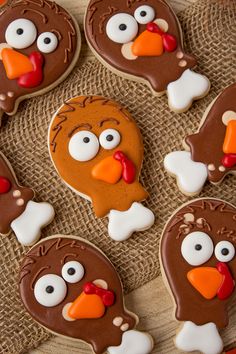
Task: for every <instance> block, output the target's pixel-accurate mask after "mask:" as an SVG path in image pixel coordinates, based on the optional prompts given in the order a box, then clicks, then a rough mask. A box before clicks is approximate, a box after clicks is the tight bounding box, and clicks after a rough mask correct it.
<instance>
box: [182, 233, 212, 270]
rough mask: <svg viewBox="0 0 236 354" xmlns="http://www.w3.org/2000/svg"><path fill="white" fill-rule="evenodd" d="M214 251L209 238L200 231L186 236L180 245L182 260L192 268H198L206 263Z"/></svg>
mask: <svg viewBox="0 0 236 354" xmlns="http://www.w3.org/2000/svg"><path fill="white" fill-rule="evenodd" d="M213 251H214V247H213V242H212V240H211V238H210V237H209V236H208V235H207V234H206V233H205V232H200V231H195V232H191V233H190V234H188V235H187V236H186V237H185V238H184V240H183V242H182V245H181V253H182V256H183V257H184V259H185V260H186V261H187V262H188V263H189V264H191V265H192V266H198V265H201V264H203V263H205V262H207V261H208V260H209V259H210V258H211V256H212V254H213Z"/></svg>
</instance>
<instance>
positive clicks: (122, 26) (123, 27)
mask: <svg viewBox="0 0 236 354" xmlns="http://www.w3.org/2000/svg"><path fill="white" fill-rule="evenodd" d="M126 28H127V26H126V25H125V24H124V23H122V24H121V25H120V26H119V29H120V30H121V31H125V30H126Z"/></svg>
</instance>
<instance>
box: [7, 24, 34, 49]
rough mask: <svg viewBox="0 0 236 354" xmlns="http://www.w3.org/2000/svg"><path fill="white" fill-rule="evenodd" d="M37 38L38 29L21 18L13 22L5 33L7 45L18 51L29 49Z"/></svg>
mask: <svg viewBox="0 0 236 354" xmlns="http://www.w3.org/2000/svg"><path fill="white" fill-rule="evenodd" d="M36 37H37V29H36V27H35V25H34V24H33V22H32V21H30V20H26V19H25V18H19V19H18V20H15V21H13V22H11V23H10V24H9V25H8V27H7V30H6V32H5V39H6V42H7V44H9V45H10V46H11V47H13V48H16V49H24V48H28V47H29V46H30V45H31V44H33V43H34V41H35V39H36Z"/></svg>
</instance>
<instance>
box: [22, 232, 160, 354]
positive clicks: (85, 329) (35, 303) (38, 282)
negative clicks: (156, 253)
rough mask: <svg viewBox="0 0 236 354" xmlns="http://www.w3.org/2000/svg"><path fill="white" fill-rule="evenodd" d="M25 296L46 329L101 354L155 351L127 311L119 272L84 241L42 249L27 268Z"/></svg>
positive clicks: (59, 240) (49, 241)
mask: <svg viewBox="0 0 236 354" xmlns="http://www.w3.org/2000/svg"><path fill="white" fill-rule="evenodd" d="M20 296H21V299H22V302H23V304H24V306H25V308H26V310H27V311H28V312H29V314H30V315H31V316H32V317H33V319H34V320H36V321H37V322H38V323H40V324H41V325H42V326H43V327H45V328H47V329H48V330H49V331H51V332H53V333H55V334H58V335H62V336H64V337H68V338H70V339H73V340H76V341H81V340H82V341H84V342H86V343H88V344H90V345H91V347H92V349H93V351H94V353H96V354H102V353H104V352H105V351H107V352H108V353H109V354H120V353H132V354H148V353H150V352H151V350H152V347H153V341H152V338H151V336H150V335H148V334H147V333H143V332H139V331H137V330H135V326H136V324H137V322H138V318H137V316H136V315H135V314H133V313H131V312H129V311H128V310H126V309H125V307H124V298H123V290H122V284H121V281H120V278H119V276H118V274H117V272H116V270H115V268H114V267H113V265H112V264H111V262H110V261H109V260H108V258H107V257H106V256H105V255H104V254H103V253H102V252H101V251H100V250H99V249H98V248H96V247H95V246H93V245H92V244H90V243H88V242H87V241H84V240H82V239H81V238H78V237H74V236H63V235H57V236H51V237H48V238H46V239H43V240H41V241H40V242H39V243H38V244H36V245H35V246H34V247H33V248H32V249H31V250H30V251H29V252H28V254H27V255H26V256H25V258H24V260H23V262H22V266H21V271H20Z"/></svg>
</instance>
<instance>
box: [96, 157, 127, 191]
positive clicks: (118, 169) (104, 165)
mask: <svg viewBox="0 0 236 354" xmlns="http://www.w3.org/2000/svg"><path fill="white" fill-rule="evenodd" d="M92 176H93V178H95V179H98V180H101V181H103V182H107V183H110V184H115V183H117V182H118V181H119V180H120V178H121V176H122V165H121V163H120V162H119V161H117V160H115V159H114V157H113V156H109V157H106V158H105V159H103V160H101V161H100V162H98V163H97V164H96V165H95V166H94V167H93V169H92Z"/></svg>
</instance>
